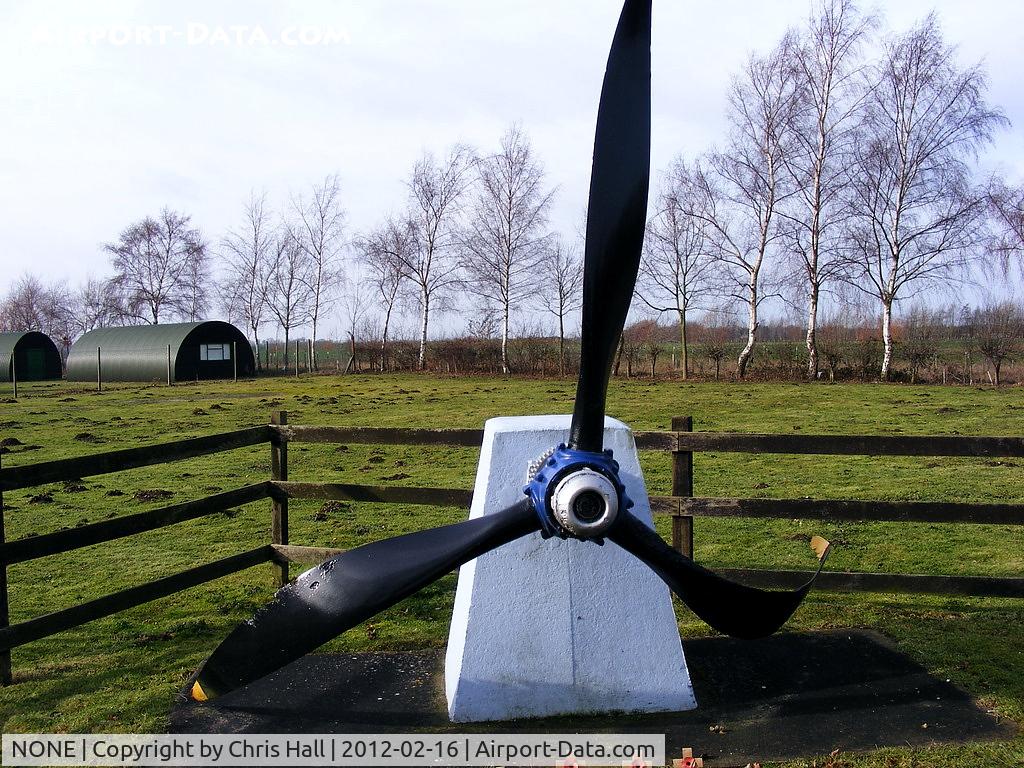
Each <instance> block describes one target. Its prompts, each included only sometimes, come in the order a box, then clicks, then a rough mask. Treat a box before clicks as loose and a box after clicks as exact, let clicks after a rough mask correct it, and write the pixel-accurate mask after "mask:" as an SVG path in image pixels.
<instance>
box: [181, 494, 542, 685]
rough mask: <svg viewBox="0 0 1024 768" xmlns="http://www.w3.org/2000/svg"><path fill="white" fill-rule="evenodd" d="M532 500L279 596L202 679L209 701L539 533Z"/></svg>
mask: <svg viewBox="0 0 1024 768" xmlns="http://www.w3.org/2000/svg"><path fill="white" fill-rule="evenodd" d="M539 527H540V522H539V520H538V519H537V513H536V512H535V511H534V510H533V507H532V505H531V504H530V503H529V501H528V500H526V499H524V500H523V501H522V502H520V503H518V504H515V505H514V506H511V507H509V508H507V509H505V510H502V511H501V512H498V513H496V514H493V515H485V516H484V517H478V518H475V519H473V520H466V521H464V522H461V523H455V524H454V525H446V526H442V527H440V528H431V529H429V530H425V531H418V532H416V533H410V534H407V535H405V536H397V537H395V538H393V539H385V540H384V541H377V542H374V543H372V544H366V545H365V546H362V547H358V548H356V549H353V550H351V551H349V552H344V553H342V554H340V555H337V556H336V557H332V558H331V559H330V560H327V561H325V562H324V563H322V564H320V565H318V566H317V567H316V568H311V569H310V570H308V571H306V572H305V573H303V574H302V575H301V576H299V577H298V578H297V579H296V580H295V581H294V582H292V583H291V584H288V585H287V586H285V587H282V588H281V589H279V590H278V591H277V594H276V595H275V596H274V599H273V601H272V602H270V603H268V604H267V605H266V606H264V607H263V608H261V609H260V610H259V611H258V612H257V613H256V615H255V616H253V618H252V619H250V620H249V621H246V622H244V623H243V624H239V625H238V626H237V627H236V628H235V630H234V631H233V632H232V633H231V634H230V635H228V636H227V637H226V638H225V639H224V642H222V643H221V644H220V646H218V648H217V649H216V650H215V651H214V652H213V655H211V656H210V658H209V659H208V660H207V661H206V664H204V665H203V668H202V669H201V670H200V671H199V675H198V677H197V678H196V682H195V685H194V686H193V687H192V697H193V698H194V699H196V700H197V701H206V700H207V699H212V698H214V697H216V696H220V695H222V694H225V693H227V692H228V691H231V690H234V689H235V688H239V687H241V686H243V685H247V684H248V683H251V682H253V681H254V680H258V679H259V678H261V677H264V676H265V675H269V674H270V673H271V672H274V671H275V670H277V669H280V668H281V667H283V666H284V665H285V664H288V663H290V662H292V661H295V659H298V658H299V657H300V656H303V655H305V654H307V653H309V652H310V651H313V650H315V649H316V648H319V647H320V646H321V645H323V644H324V643H326V642H327V641H328V640H331V639H332V638H334V637H337V636H338V635H340V634H341V633H342V632H344V631H345V630H347V629H350V628H352V627H354V626H356V625H357V624H360V623H361V622H363V621H365V620H366V619H368V618H370V617H371V616H373V615H375V614H377V613H380V612H381V611H383V610H385V609H386V608H390V607H391V606H392V605H394V604H395V603H397V602H399V601H400V600H402V599H403V598H406V597H408V596H409V595H411V594H413V593H414V592H416V591H417V590H419V589H422V588H423V587H425V586H427V585H428V584H431V583H432V582H434V581H437V580H438V579H439V578H441V577H442V576H444V575H445V574H446V573H448V572H449V571H451V570H453V569H455V568H457V567H459V566H460V565H462V564H463V563H465V562H468V561H469V560H472V559H473V558H474V557H477V556H479V555H482V554H483V553H485V552H488V551H490V550H492V549H494V548H495V547H500V546H501V545H502V544H507V543H508V542H510V541H513V540H515V539H518V538H519V537H520V536H525V535H526V534H528V533H532V532H534V531H536V530H538V529H539Z"/></svg>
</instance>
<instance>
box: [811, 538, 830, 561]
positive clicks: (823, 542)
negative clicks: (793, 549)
mask: <svg viewBox="0 0 1024 768" xmlns="http://www.w3.org/2000/svg"><path fill="white" fill-rule="evenodd" d="M831 546H832V545H831V544H830V543H829V541H828V539H824V538H822V537H821V536H812V537H811V549H813V550H814V554H816V555H817V556H818V559H819V560H821V558H823V557H824V556H825V555H826V554H828V550H829V547H831Z"/></svg>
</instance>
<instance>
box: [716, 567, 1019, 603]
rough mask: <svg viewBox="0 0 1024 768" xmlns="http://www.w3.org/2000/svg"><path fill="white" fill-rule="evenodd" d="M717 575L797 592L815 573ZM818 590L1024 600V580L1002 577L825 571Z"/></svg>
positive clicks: (750, 571) (739, 571)
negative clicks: (1023, 598) (1017, 598)
mask: <svg viewBox="0 0 1024 768" xmlns="http://www.w3.org/2000/svg"><path fill="white" fill-rule="evenodd" d="M715 573H718V574H721V575H722V576H725V577H727V578H731V579H735V580H737V581H742V582H743V583H744V584H749V585H751V586H754V587H762V588H765V589H797V588H798V587H800V586H801V585H803V584H806V583H807V580H808V579H809V578H811V576H813V575H814V572H813V571H777V570H756V569H749V568H715ZM814 588H815V589H820V590H825V591H830V592H886V593H907V594H914V593H916V594H930V595H956V596H959V597H1024V579H1021V578H1013V577H1001V576H931V575H919V574H905V573H863V572H856V571H855V572H843V571H822V572H821V574H820V575H819V576H818V580H817V581H815V582H814Z"/></svg>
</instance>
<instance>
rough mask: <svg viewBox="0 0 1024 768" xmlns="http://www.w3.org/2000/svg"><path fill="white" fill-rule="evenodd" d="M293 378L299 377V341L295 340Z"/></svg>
mask: <svg viewBox="0 0 1024 768" xmlns="http://www.w3.org/2000/svg"><path fill="white" fill-rule="evenodd" d="M295 378H296V379H297V378H299V341H298V339H296V340H295Z"/></svg>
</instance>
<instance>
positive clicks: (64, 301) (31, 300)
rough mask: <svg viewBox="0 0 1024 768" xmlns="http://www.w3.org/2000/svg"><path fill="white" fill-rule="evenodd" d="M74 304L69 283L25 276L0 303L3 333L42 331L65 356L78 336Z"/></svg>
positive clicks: (0, 321) (0, 327)
mask: <svg viewBox="0 0 1024 768" xmlns="http://www.w3.org/2000/svg"><path fill="white" fill-rule="evenodd" d="M76 330H77V329H76V323H75V315H74V301H73V298H72V295H71V292H70V291H69V290H68V287H67V283H65V282H63V281H61V280H58V281H55V282H53V283H50V284H48V285H47V284H45V283H43V282H42V281H41V280H40V279H39V278H38V277H36V276H35V275H33V274H30V273H27V272H26V273H25V274H23V275H22V276H21V277H20V278H18V280H17V281H16V282H15V283H14V285H13V286H11V289H10V291H8V293H7V295H6V296H4V298H3V300H2V301H0V331H42V332H43V333H45V334H47V335H48V336H50V337H51V338H52V339H54V341H55V342H57V344H58V346H59V347H60V348H61V350H62V352H63V355H64V356H65V357H66V356H67V352H68V349H69V348H70V347H71V342H72V341H73V340H74V337H75V336H76Z"/></svg>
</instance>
